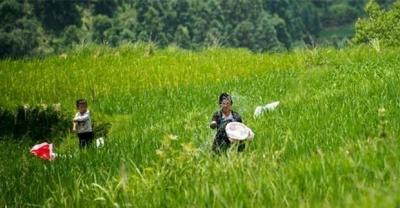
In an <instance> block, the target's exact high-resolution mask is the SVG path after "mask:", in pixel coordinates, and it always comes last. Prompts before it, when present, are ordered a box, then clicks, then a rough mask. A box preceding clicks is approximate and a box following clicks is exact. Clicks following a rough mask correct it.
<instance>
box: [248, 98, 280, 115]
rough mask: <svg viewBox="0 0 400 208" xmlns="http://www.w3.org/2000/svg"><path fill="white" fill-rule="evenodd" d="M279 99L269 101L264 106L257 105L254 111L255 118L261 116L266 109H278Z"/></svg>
mask: <svg viewBox="0 0 400 208" xmlns="http://www.w3.org/2000/svg"><path fill="white" fill-rule="evenodd" d="M279 103H280V102H279V101H275V102H272V103H268V104H267V105H264V106H257V107H256V110H255V111H254V115H253V117H254V118H257V117H259V116H260V115H261V114H262V113H263V112H264V111H273V110H275V109H276V107H278V105H279Z"/></svg>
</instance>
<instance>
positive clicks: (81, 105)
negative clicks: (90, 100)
mask: <svg viewBox="0 0 400 208" xmlns="http://www.w3.org/2000/svg"><path fill="white" fill-rule="evenodd" d="M76 109H78V110H79V112H80V113H85V112H86V110H87V101H86V100H85V99H79V100H77V101H76Z"/></svg>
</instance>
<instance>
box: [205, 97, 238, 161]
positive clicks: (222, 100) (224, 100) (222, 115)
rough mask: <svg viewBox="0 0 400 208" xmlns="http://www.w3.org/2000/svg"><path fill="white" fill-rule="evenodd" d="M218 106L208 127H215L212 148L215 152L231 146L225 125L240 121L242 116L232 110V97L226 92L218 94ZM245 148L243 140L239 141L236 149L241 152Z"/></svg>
mask: <svg viewBox="0 0 400 208" xmlns="http://www.w3.org/2000/svg"><path fill="white" fill-rule="evenodd" d="M218 103H219V106H220V110H219V111H217V112H215V113H214V114H213V116H212V119H211V123H210V128H212V129H217V133H216V135H215V138H214V141H213V144H212V150H213V151H214V152H216V153H219V152H221V151H226V150H227V149H228V148H229V147H230V146H231V143H232V142H231V141H230V140H229V138H228V136H227V134H226V131H225V127H226V125H227V124H228V123H229V122H240V123H242V117H241V116H240V115H239V113H237V112H235V111H233V110H232V105H233V101H232V97H231V96H230V95H229V94H228V93H222V94H221V95H220V96H219V101H218ZM244 148H245V144H244V143H243V142H239V145H238V151H239V152H241V151H243V150H244Z"/></svg>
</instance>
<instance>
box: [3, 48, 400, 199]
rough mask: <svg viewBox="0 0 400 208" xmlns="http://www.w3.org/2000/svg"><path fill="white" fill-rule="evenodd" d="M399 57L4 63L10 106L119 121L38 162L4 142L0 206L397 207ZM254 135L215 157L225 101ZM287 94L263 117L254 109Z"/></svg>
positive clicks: (157, 53) (111, 53) (118, 53)
mask: <svg viewBox="0 0 400 208" xmlns="http://www.w3.org/2000/svg"><path fill="white" fill-rule="evenodd" d="M399 59H400V51H399V50H398V49H387V48H384V47H382V48H381V49H380V52H378V51H376V50H375V49H373V48H372V47H371V48H366V47H360V48H353V49H344V50H333V49H314V50H301V51H294V52H291V53H284V54H254V53H251V52H249V51H246V50H237V49H236V50H234V49H213V48H211V49H208V50H204V51H202V52H190V51H183V50H180V49H177V48H174V47H168V48H166V49H163V50H159V49H153V50H152V53H149V52H148V47H147V46H141V45H125V46H123V47H120V48H118V49H113V48H107V47H100V48H99V47H93V48H86V47H84V48H80V49H78V50H76V51H74V52H70V53H68V54H65V55H62V56H51V57H47V58H44V59H32V60H20V61H15V60H3V61H0V82H1V83H2V85H0V94H1V95H2V96H1V97H0V105H1V106H6V107H9V106H15V105H18V104H37V103H58V102H60V103H61V107H62V108H61V109H62V110H63V111H65V112H69V114H70V115H71V117H72V115H73V112H72V111H73V110H74V101H75V99H76V98H78V97H85V98H87V99H88V100H89V105H90V109H91V112H92V114H93V116H94V119H96V120H99V121H105V122H111V123H112V124H113V126H112V128H111V131H110V134H109V137H108V140H107V141H106V146H105V147H104V148H103V149H89V150H88V151H79V149H78V145H77V139H76V137H75V136H74V135H72V134H71V135H67V136H66V138H65V139H63V140H58V142H56V144H55V146H56V151H57V152H58V153H59V157H58V158H57V159H56V160H55V161H53V162H47V161H42V160H40V159H38V158H35V157H33V156H31V155H30V154H29V148H30V147H31V146H29V145H27V144H26V143H16V142H14V141H8V140H2V141H0V149H1V150H2V151H1V152H0V161H1V167H3V168H0V206H4V205H5V206H7V207H27V206H49V207H64V206H67V207H95V206H96V207H98V206H104V207H111V206H133V207H160V206H166V207H205V206H210V207H221V206H229V207H243V206H249V207H250V206H252V207H262V206H271V207H277V206H278V207H280V206H282V207H293V206H300V207H309V206H312V207H321V206H326V207H357V206H359V207H397V206H398V205H399V203H400V198H399V196H400V189H399V186H398V184H399V182H400V181H399V178H400V151H399V150H400V143H399V139H398V138H399V132H400V120H399V118H400V110H399V109H400V105H399V104H400V99H399V98H400V90H399V84H398V83H399V81H400V77H399V73H398V68H399V67H400V66H399V61H398V60H399ZM222 91H228V92H230V93H231V94H232V95H233V96H234V108H235V109H236V110H237V111H239V112H240V113H241V114H242V115H243V117H244V121H245V122H246V123H247V124H248V126H250V127H251V128H252V129H253V130H254V132H255V133H256V138H255V140H254V141H253V142H252V143H248V145H247V149H246V151H245V152H244V153H242V154H237V153H236V152H230V153H228V155H227V156H221V157H214V156H212V154H210V146H211V141H212V139H213V134H214V132H213V131H212V130H210V129H209V128H208V125H207V124H208V122H209V120H210V116H211V114H212V112H213V111H215V110H216V109H217V103H216V102H217V97H218V95H219V93H221V92H222ZM273 100H279V101H281V106H280V107H279V108H278V109H277V110H276V111H274V112H271V113H267V114H265V115H264V116H262V117H260V118H258V119H253V118H252V114H253V111H254V108H255V107H256V106H258V105H261V104H265V103H267V102H269V101H273Z"/></svg>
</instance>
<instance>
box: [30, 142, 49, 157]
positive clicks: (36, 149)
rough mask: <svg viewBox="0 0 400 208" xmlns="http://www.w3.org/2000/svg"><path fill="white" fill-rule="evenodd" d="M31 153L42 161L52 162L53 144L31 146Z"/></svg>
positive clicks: (45, 143)
mask: <svg viewBox="0 0 400 208" xmlns="http://www.w3.org/2000/svg"><path fill="white" fill-rule="evenodd" d="M31 153H32V154H33V155H35V156H36V157H39V158H41V159H43V160H53V159H54V155H55V154H54V153H53V144H48V143H47V142H44V143H41V144H37V145H35V146H33V147H32V149H31Z"/></svg>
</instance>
